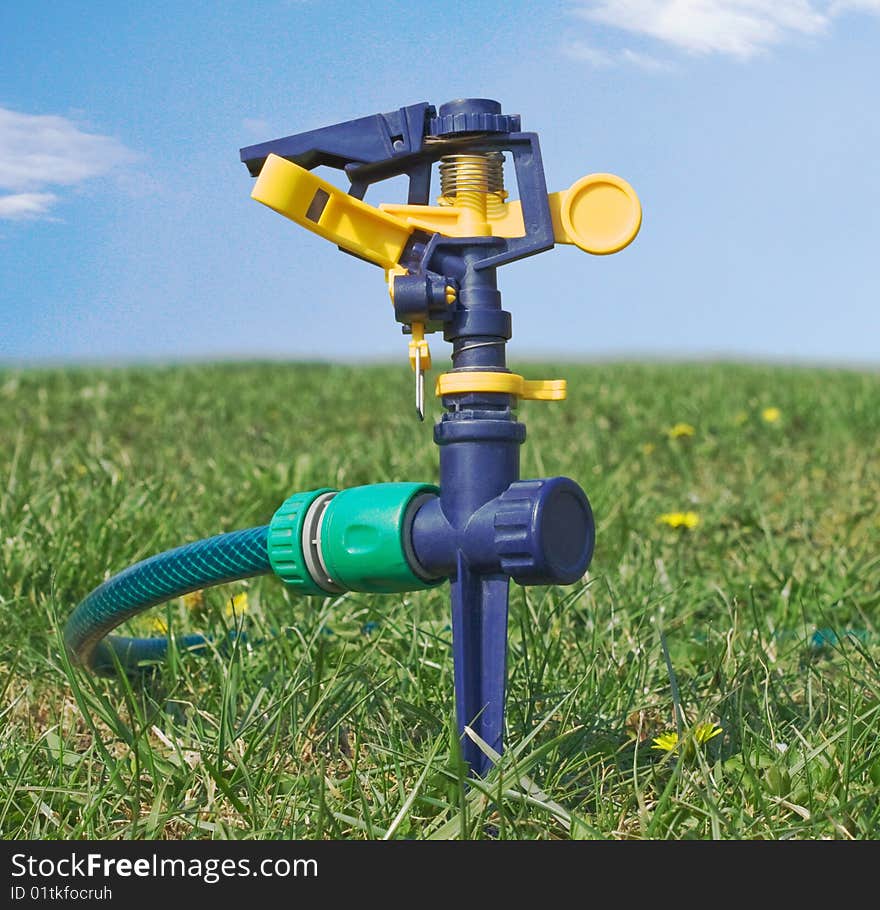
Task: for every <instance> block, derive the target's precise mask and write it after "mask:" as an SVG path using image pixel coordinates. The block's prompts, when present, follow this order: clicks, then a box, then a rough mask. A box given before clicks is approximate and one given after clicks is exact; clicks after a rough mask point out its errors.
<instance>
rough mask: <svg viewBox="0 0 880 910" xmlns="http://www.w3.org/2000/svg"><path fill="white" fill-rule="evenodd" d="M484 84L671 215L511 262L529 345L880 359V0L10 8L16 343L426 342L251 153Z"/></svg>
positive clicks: (2, 145) (36, 350)
mask: <svg viewBox="0 0 880 910" xmlns="http://www.w3.org/2000/svg"><path fill="white" fill-rule="evenodd" d="M460 97H488V98H495V99H497V100H499V101H500V102H501V103H502V105H503V106H504V109H505V111H506V112H508V113H518V114H520V115H521V116H522V122H523V129H525V130H528V131H534V132H537V133H538V134H539V136H540V140H541V148H542V153H543V157H544V166H545V171H546V176H547V182H548V186H549V188H550V189H551V190H556V189H564V188H565V187H567V186H569V185H570V184H571V183H573V182H574V181H575V180H576V179H577V178H579V177H580V176H582V175H584V174H587V173H591V172H598V171H611V172H613V173H617V174H619V175H621V176H622V177H624V178H626V179H627V180H628V181H629V182H630V183H631V184H632V185H633V186H634V187H635V189H636V191H637V192H638V194H639V196H640V198H641V200H642V205H643V210H644V222H643V226H642V230H641V233H640V235H639V236H638V238H637V239H636V240H635V242H634V243H633V244H632V245H631V246H630V247H628V248H627V249H626V250H624V251H623V252H621V253H619V254H617V255H616V256H609V257H591V256H588V255H587V254H584V253H582V252H580V251H579V250H577V249H576V248H574V247H567V246H563V247H557V248H556V249H555V250H553V251H551V252H548V253H545V254H542V255H540V256H536V257H533V258H531V259H528V260H523V261H522V262H518V263H514V264H512V265H509V266H506V267H504V268H503V269H502V270H501V271H500V272H499V283H500V286H501V289H502V293H503V296H504V305H505V307H506V309H508V310H510V311H511V312H512V313H513V325H514V337H513V340H512V342H511V356H512V358H514V359H515V358H516V357H517V356H527V355H528V356H533V355H547V354H549V355H553V356H557V355H562V356H570V357H579V358H591V357H607V356H615V357H626V356H654V357H724V358H727V359H731V358H739V357H743V358H745V357H748V358H767V359H774V360H790V359H796V360H806V361H814V362H822V361H828V362H836V363H841V362H855V363H875V364H876V363H878V362H880V315H878V313H880V256H878V251H877V247H878V244H880V156H878V147H880V0H839V2H828V0H775V2H771V0H621V2H617V0H594V2H589V0H586V2H571V3H545V4H535V3H525V2H504V3H489V2H471V3H461V2H448V3H428V2H426V3H420V4H413V3H411V2H409V3H404V2H387V3H378V2H374V3H357V2H354V3H352V2H347V3H335V2H323V0H301V2H293V0H287V2H284V0H278V2H252V3H246V4H242V3H221V2H214V3H210V2H187V3H169V2H162V0H156V2H151V3H149V4H146V3H144V4H139V3H130V4H120V3H109V2H108V3H104V2H77V3H73V2H64V0H60V2H52V3H49V2H42V0H32V2H28V3H4V4H2V5H0V361H6V362H10V361H12V362H25V363H27V362H45V361H54V360H64V361H95V360H111V361H122V360H131V359H163V360H168V359H174V360H179V359H185V358H194V357H195V358H221V357H251V356H271V357H291V358H302V357H309V358H314V357H319V358H333V359H335V358H358V359H360V358H362V359H376V358H383V359H390V358H398V359H400V360H401V361H402V362H405V358H406V345H405V342H404V339H403V338H402V337H401V335H400V330H399V326H398V325H397V324H396V323H395V322H394V320H393V315H392V310H391V306H390V303H389V301H388V297H387V293H386V289H385V286H384V281H383V275H382V273H381V271H380V270H379V269H376V268H374V267H371V266H369V265H367V264H365V263H363V262H360V261H358V260H355V259H353V258H351V257H348V256H345V255H343V254H342V253H340V252H339V251H338V250H337V249H336V248H335V247H334V246H333V245H332V244H330V243H327V242H326V241H324V240H321V239H320V238H318V237H316V236H314V235H312V234H309V233H307V232H305V231H303V230H302V229H301V228H298V227H296V226H295V225H293V224H292V223H290V222H288V221H286V220H284V219H282V218H281V217H279V216H278V215H276V214H274V213H273V212H271V211H269V210H268V209H266V208H264V207H263V206H261V205H259V204H258V203H256V202H254V201H253V200H251V199H250V195H249V194H250V191H251V187H252V180H251V178H250V177H249V176H248V173H247V170H246V169H245V167H244V165H242V164H241V163H240V161H239V148H240V147H241V146H245V145H249V144H253V143H255V142H260V141H263V140H266V139H272V138H277V137H280V136H284V135H288V134H291V133H297V132H301V131H303V130H307V129H313V128H315V127H318V126H322V125H325V124H331V123H335V122H338V121H342V120H346V119H350V118H353V117H359V116H364V115H367V114H372V113H377V112H380V111H389V110H393V109H395V108H398V107H401V106H404V105H408V104H414V103H416V102H419V101H428V102H430V103H432V104H435V105H440V104H442V103H443V102H445V101H448V100H451V99H454V98H460ZM512 182H513V178H512V175H509V183H512ZM367 201H370V202H373V203H378V202H385V201H388V202H390V201H402V197H401V186H400V185H399V184H398V183H389V184H388V185H387V186H385V185H382V184H380V185H378V186H376V187H374V188H373V189H372V190H371V192H370V194H369V195H368V197H367ZM445 347H446V346H445V345H444V343H443V342H442V341H441V340H439V337H437V340H434V341H433V348H434V351H435V356H440V355H441V352H442V357H443V358H444V359H443V360H442V361H441V363H444V362H445V356H446V353H447V352H446V351H444V350H443V349H444V348H445Z"/></svg>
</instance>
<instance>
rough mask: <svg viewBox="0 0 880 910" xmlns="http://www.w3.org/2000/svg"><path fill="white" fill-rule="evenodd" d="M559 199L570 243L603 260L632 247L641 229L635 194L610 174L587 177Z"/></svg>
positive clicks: (639, 209) (640, 217)
mask: <svg viewBox="0 0 880 910" xmlns="http://www.w3.org/2000/svg"><path fill="white" fill-rule="evenodd" d="M561 195H562V200H561V205H560V214H561V216H562V226H563V228H564V229H565V232H566V234H568V237H569V239H570V240H571V242H572V243H575V244H576V245H577V246H579V247H580V248H581V249H582V250H584V251H585V252H587V253H593V254H594V255H595V256H605V255H607V254H608V253H616V252H618V251H619V250H622V249H623V248H624V247H625V246H627V244H629V243H632V241H633V240H634V239H635V236H636V234H638V232H639V228H640V227H641V226H642V206H641V203H640V202H639V197H638V196H637V195H636V191H635V190H634V189H633V188H632V187H631V186H630V185H629V184H628V183H627V182H626V181H625V180H624V179H623V178H622V177H617V176H616V175H614V174H588V175H587V176H586V177H581V179H580V180H578V181H576V182H575V183H573V184H572V185H571V186H570V187H569V188H568V189H567V190H566V191H565V192H564V193H562V194H561Z"/></svg>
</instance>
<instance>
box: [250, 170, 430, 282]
mask: <svg viewBox="0 0 880 910" xmlns="http://www.w3.org/2000/svg"><path fill="white" fill-rule="evenodd" d="M251 198H253V199H256V200H257V202H262V203H263V205H267V206H269V208H270V209H273V210H274V211H276V212H278V213H279V214H280V215H284V217H285V218H289V219H290V220H291V221H295V222H296V223H297V224H299V225H301V226H302V227H304V228H308V230H310V231H313V232H314V233H315V234H318V235H319V236H321V237H324V238H325V239H326V240H332V241H333V242H334V243H335V244H337V245H338V246H341V247H342V248H343V249H344V250H348V251H349V252H350V253H354V254H355V255H357V256H361V257H362V258H364V259H367V260H369V261H370V262H375V263H376V264H377V265H380V266H382V268H385V269H389V268H392V267H393V266H395V265H396V264H397V262H398V261H399V260H400V257H401V255H402V253H403V250H404V247H405V246H406V244H407V241H408V240H409V238H410V236H411V235H412V233H413V230H414V228H413V227H412V226H411V225H409V224H407V223H406V222H405V221H402V220H401V219H399V218H395V217H394V216H393V215H388V214H386V213H385V212H380V211H379V209H377V208H374V207H373V206H372V205H368V204H367V203H366V202H362V201H361V200H360V199H356V198H355V197H354V196H349V195H348V193H345V192H343V191H342V190H341V189H339V187H336V186H334V185H333V184H332V183H328V182H327V181H326V180H322V179H321V178H320V177H318V176H316V175H315V174H313V173H312V172H311V171H307V170H306V169H305V168H302V167H300V166H299V165H298V164H294V163H293V162H292V161H288V160H287V159H286V158H281V157H280V156H279V155H269V157H268V158H266V162H265V164H264V165H263V168H262V170H261V171H260V176H259V177H257V182H256V185H255V186H254V189H253V192H252V193H251Z"/></svg>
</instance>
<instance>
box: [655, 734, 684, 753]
mask: <svg viewBox="0 0 880 910" xmlns="http://www.w3.org/2000/svg"><path fill="white" fill-rule="evenodd" d="M677 746H678V734H677V733H661V734H660V736H655V737H654V745H653V746H651V748H652V749H658V750H659V751H660V752H672V751H674V750H675V749H676V747H677Z"/></svg>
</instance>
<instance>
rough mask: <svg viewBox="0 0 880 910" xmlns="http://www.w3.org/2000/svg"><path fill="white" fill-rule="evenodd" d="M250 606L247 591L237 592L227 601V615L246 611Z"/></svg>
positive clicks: (235, 614)
mask: <svg viewBox="0 0 880 910" xmlns="http://www.w3.org/2000/svg"><path fill="white" fill-rule="evenodd" d="M248 606H249V604H248V596H247V591H242V592H241V593H240V594H236V595H235V596H233V597H231V598H230V599H229V600H228V601H227V602H226V615H227V616H237V615H239V614H241V613H246V612H247V610H248Z"/></svg>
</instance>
